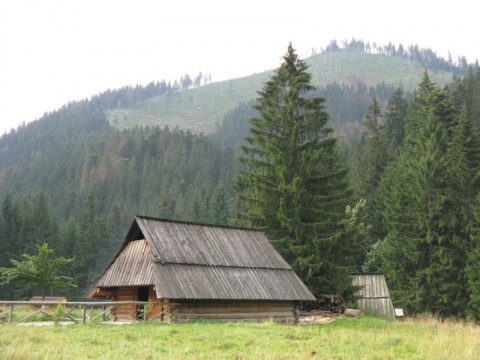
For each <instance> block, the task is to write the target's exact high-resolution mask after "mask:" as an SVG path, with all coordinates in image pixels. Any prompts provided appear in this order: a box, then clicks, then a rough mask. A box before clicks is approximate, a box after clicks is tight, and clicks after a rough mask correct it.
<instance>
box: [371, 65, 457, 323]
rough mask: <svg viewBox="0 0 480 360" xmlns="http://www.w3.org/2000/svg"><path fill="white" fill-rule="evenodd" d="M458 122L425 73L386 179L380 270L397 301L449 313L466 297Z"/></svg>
mask: <svg viewBox="0 0 480 360" xmlns="http://www.w3.org/2000/svg"><path fill="white" fill-rule="evenodd" d="M455 122H456V121H455V111H454V110H453V107H452V105H451V102H450V100H449V97H448V96H447V94H446V93H445V92H444V91H442V90H441V89H440V88H439V87H438V86H436V85H434V84H433V83H431V81H430V79H429V77H428V74H427V73H425V75H424V79H423V81H422V83H421V84H420V85H419V87H418V89H417V90H416V91H415V92H414V96H413V98H412V100H411V102H410V104H409V110H408V116H407V122H406V134H405V141H404V145H403V147H402V150H401V153H400V156H399V158H398V159H397V161H396V162H395V163H394V164H393V165H392V168H390V169H389V171H388V172H387V176H386V177H384V179H383V181H382V191H383V196H382V197H383V216H384V223H385V227H386V230H387V236H386V238H385V240H384V242H383V243H382V244H381V247H380V248H381V256H382V260H383V271H384V272H385V273H386V276H387V280H388V281H389V284H390V286H391V288H392V289H393V290H392V296H393V297H394V299H395V300H396V301H397V302H398V303H399V305H402V306H404V307H406V308H407V310H409V311H412V312H419V311H429V312H430V313H437V314H440V315H444V316H448V315H452V314H455V313H458V312H459V311H461V310H460V309H461V308H462V304H461V301H462V300H461V299H462V297H463V298H464V297H465V292H464V286H463V284H464V282H463V279H462V273H463V269H458V267H459V265H460V264H461V262H462V261H461V259H462V257H463V255H462V254H463V252H462V249H461V248H459V246H458V243H459V242H458V236H459V233H458V228H456V227H455V221H454V218H455V215H454V213H455V212H456V211H457V210H458V209H457V210H456V209H455V207H454V206H452V204H453V199H452V194H451V191H450V189H451V185H452V181H453V180H452V171H451V169H450V167H449V155H450V152H451V143H452V139H453V135H454V133H455ZM460 267H462V266H461V265H460ZM463 307H464V306H463Z"/></svg>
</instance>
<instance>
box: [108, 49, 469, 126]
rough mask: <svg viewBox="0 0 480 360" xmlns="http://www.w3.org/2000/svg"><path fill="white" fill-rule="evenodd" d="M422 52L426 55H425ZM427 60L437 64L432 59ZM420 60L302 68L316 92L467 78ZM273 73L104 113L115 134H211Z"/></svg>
mask: <svg viewBox="0 0 480 360" xmlns="http://www.w3.org/2000/svg"><path fill="white" fill-rule="evenodd" d="M424 52H427V53H428V54H430V53H429V52H428V51H426V50H424ZM419 53H421V52H420V50H419ZM430 57H431V58H435V57H434V56H433V55H430ZM421 59H422V58H421V56H420V55H418V59H411V58H410V57H401V56H399V55H395V56H394V55H388V54H386V53H380V54H372V53H367V52H359V51H352V50H337V51H330V52H326V51H325V52H322V53H320V54H315V55H313V56H311V57H309V58H307V59H306V62H307V64H308V65H309V66H310V68H309V72H310V73H311V74H312V80H313V81H312V82H313V84H315V85H316V86H318V87H319V88H324V87H326V86H327V85H328V84H332V83H338V84H346V85H350V86H355V85H357V84H359V83H361V84H364V85H366V86H367V87H368V86H376V85H377V84H378V83H384V84H386V85H391V86H393V87H399V86H401V87H402V88H403V89H404V90H405V91H411V90H412V89H413V88H414V87H415V86H416V85H417V84H418V83H419V82H420V81H421V79H422V74H423V71H424V69H425V67H428V68H429V69H431V78H432V81H434V82H436V83H438V84H441V85H445V84H447V83H448V82H450V81H452V79H453V77H454V76H455V75H458V74H459V73H465V70H464V69H460V68H458V67H456V66H454V65H453V64H451V65H449V66H447V65H445V64H444V63H441V65H443V66H439V65H440V64H435V63H425V62H423V61H421ZM447 64H448V63H447ZM272 73H273V70H272V71H266V72H262V73H259V74H253V75H250V76H246V77H243V78H237V79H230V80H226V81H220V82H216V83H210V84H207V85H204V86H201V87H194V88H187V89H184V90H179V89H178V90H177V91H174V92H170V93H164V94H161V95H158V96H154V97H152V98H149V99H146V100H143V101H140V102H138V103H136V104H135V106H134V107H123V106H120V107H118V108H113V109H110V110H108V111H107V113H106V114H107V119H108V120H109V122H110V124H111V125H112V126H115V127H117V128H119V129H124V128H128V127H132V126H135V125H138V126H165V125H168V126H170V127H172V126H173V127H174V126H179V127H180V128H183V129H190V130H192V131H194V132H203V133H212V132H213V131H214V130H215V126H216V125H217V124H219V123H220V122H221V121H222V118H223V115H224V114H225V113H226V112H228V111H229V110H232V109H233V108H235V106H236V105H238V104H239V103H240V102H247V101H249V100H252V99H254V98H256V96H257V91H258V90H260V89H261V88H262V85H263V83H264V82H265V81H266V80H267V79H268V78H269V77H270V76H271V75H272ZM327 100H328V99H327ZM345 120H346V121H348V120H349V119H345Z"/></svg>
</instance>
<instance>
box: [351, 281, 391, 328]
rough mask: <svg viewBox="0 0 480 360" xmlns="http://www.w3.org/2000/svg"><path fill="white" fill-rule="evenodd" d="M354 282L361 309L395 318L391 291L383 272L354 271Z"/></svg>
mask: <svg viewBox="0 0 480 360" xmlns="http://www.w3.org/2000/svg"><path fill="white" fill-rule="evenodd" d="M352 284H353V285H354V286H356V287H358V290H357V292H356V294H355V296H356V297H357V299H358V304H359V307H360V308H361V309H363V310H364V311H366V312H369V313H374V314H376V315H378V316H382V317H385V318H388V319H394V318H395V312H394V309H393V304H392V299H391V298H390V292H389V291H388V286H387V283H386V281H385V277H384V275H383V274H382V273H353V274H352Z"/></svg>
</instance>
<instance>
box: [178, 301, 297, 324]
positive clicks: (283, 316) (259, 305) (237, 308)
mask: <svg viewBox="0 0 480 360" xmlns="http://www.w3.org/2000/svg"><path fill="white" fill-rule="evenodd" d="M176 302H177V303H178V305H177V306H176V307H175V319H174V321H176V322H185V321H190V320H197V319H204V320H213V321H221V322H228V321H243V322H246V321H249V322H251V321H275V322H291V323H293V322H296V317H295V306H294V303H293V302H291V301H282V302H280V301H242V302H239V301H215V302H212V301H197V302H191V301H187V302H185V301H178V300H177V301H176Z"/></svg>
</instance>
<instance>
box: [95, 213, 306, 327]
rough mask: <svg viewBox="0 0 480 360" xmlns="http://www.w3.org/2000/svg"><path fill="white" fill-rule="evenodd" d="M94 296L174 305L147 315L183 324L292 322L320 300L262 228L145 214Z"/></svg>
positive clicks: (116, 315)
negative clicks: (302, 307) (304, 306)
mask: <svg viewBox="0 0 480 360" xmlns="http://www.w3.org/2000/svg"><path fill="white" fill-rule="evenodd" d="M89 297H90V298H96V299H99V298H108V299H111V300H112V301H152V302H163V303H164V304H168V303H173V304H175V305H174V306H169V307H168V311H164V310H165V305H155V306H154V307H153V308H152V309H151V313H152V314H150V313H149V317H150V318H151V317H152V315H153V317H155V316H156V315H158V314H160V313H162V315H161V316H157V318H156V319H157V320H163V321H177V322H180V321H188V320H191V319H208V320H218V321H261V320H273V321H279V322H293V321H295V314H296V308H297V306H298V303H299V302H300V301H308V300H315V297H314V296H313V295H312V294H311V293H310V291H309V290H308V289H307V287H306V286H305V284H303V282H302V281H301V280H300V279H299V278H298V276H297V275H296V274H295V273H294V271H293V270H292V268H291V267H290V266H289V265H288V264H287V262H286V261H285V260H284V259H283V258H282V257H281V256H280V255H279V254H278V252H277V251H276V250H275V249H274V248H273V246H272V245H271V244H270V243H269V241H268V240H267V238H266V237H265V235H264V234H263V233H262V232H261V231H258V230H252V229H245V228H238V227H225V226H215V225H205V224H195V223H188V222H180V221H171V220H163V219H156V218H151V217H144V216H136V217H135V219H134V221H133V224H132V225H131V227H130V230H129V232H128V233H127V236H126V238H125V240H124V242H123V243H122V245H121V246H120V249H119V251H118V253H117V254H116V255H115V257H114V258H113V260H112V261H111V263H110V265H109V266H108V267H107V268H106V269H105V271H104V272H103V273H102V274H101V275H100V276H99V278H98V279H97V280H96V282H95V284H94V286H93V288H92V289H91V291H90V292H89ZM162 306H163V308H162ZM133 311H136V309H135V308H134V306H132V309H130V312H133ZM127 318H128V316H127V317H125V316H124V315H122V314H121V313H120V312H117V313H114V314H113V320H114V321H122V320H127Z"/></svg>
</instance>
